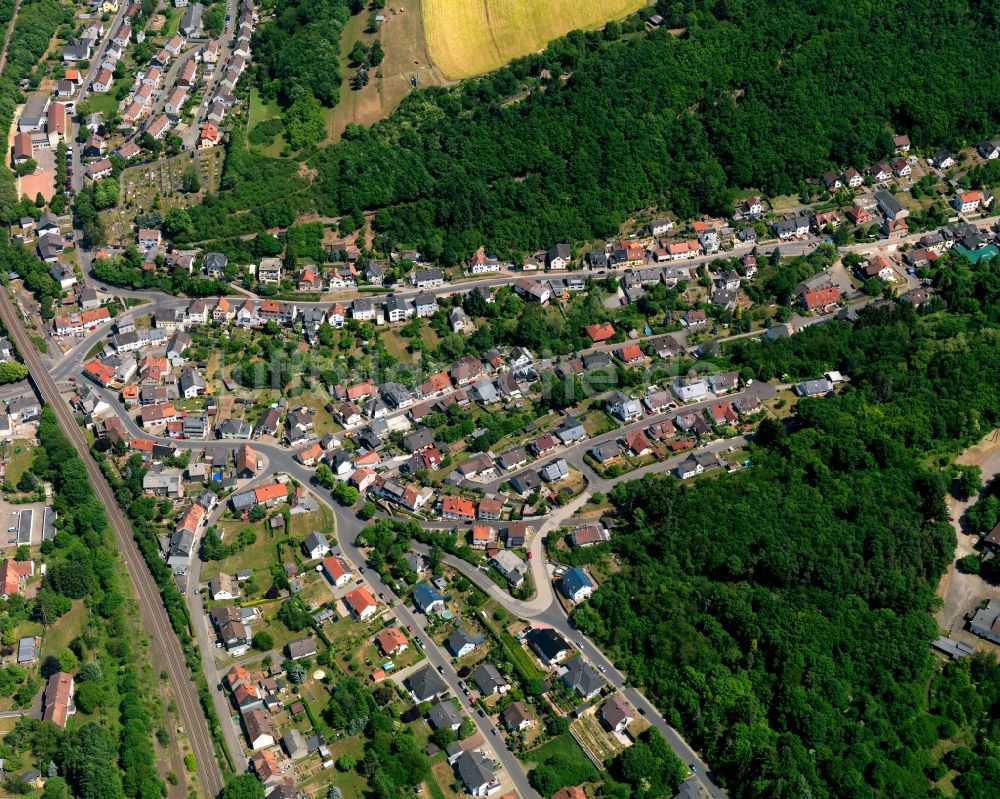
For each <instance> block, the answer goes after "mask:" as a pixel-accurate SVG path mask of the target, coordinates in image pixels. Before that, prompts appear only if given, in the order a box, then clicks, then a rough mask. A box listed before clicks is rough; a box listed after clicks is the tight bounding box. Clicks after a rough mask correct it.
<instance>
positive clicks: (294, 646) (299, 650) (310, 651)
mask: <svg viewBox="0 0 1000 799" xmlns="http://www.w3.org/2000/svg"><path fill="white" fill-rule="evenodd" d="M285 651H286V654H287V655H288V659H289V660H302V658H313V657H316V642H315V641H314V640H313V639H312V637H306V638H299V639H297V640H295V641H289V642H288V644H286V646H285Z"/></svg>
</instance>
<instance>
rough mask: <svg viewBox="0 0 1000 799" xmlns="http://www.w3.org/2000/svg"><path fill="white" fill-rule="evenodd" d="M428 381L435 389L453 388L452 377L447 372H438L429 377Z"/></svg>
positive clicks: (445, 389)
mask: <svg viewBox="0 0 1000 799" xmlns="http://www.w3.org/2000/svg"><path fill="white" fill-rule="evenodd" d="M427 382H428V383H429V384H430V387H431V388H432V389H433V390H434V391H447V390H448V389H449V388H451V378H450V377H448V373H447V372H438V373H437V374H433V375H431V376H430V377H428V378H427Z"/></svg>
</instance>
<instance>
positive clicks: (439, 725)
mask: <svg viewBox="0 0 1000 799" xmlns="http://www.w3.org/2000/svg"><path fill="white" fill-rule="evenodd" d="M427 721H428V723H429V724H430V725H431V726H432V727H433V728H434V729H435V730H457V729H458V728H459V727H461V726H462V714H461V713H459V712H458V709H457V708H456V707H455V705H454V704H452V703H451V702H450V701H447V700H445V701H444V702H438V703H437V704H436V705H434V706H433V707H432V708H431V709H430V710H429V711H427Z"/></svg>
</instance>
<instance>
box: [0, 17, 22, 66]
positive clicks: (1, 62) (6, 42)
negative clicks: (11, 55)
mask: <svg viewBox="0 0 1000 799" xmlns="http://www.w3.org/2000/svg"><path fill="white" fill-rule="evenodd" d="M20 10H21V0H15V1H14V13H13V14H12V15H11V17H10V24H9V25H8V26H7V35H6V36H4V37H3V51H2V52H0V75H2V74H3V70H4V67H6V66H7V48H8V47H10V37H11V35H12V34H13V33H14V25H15V24H16V23H17V12H18V11H20Z"/></svg>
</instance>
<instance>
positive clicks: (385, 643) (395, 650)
mask: <svg viewBox="0 0 1000 799" xmlns="http://www.w3.org/2000/svg"><path fill="white" fill-rule="evenodd" d="M375 643H376V644H378V648H379V650H380V651H381V652H382V654H383V655H385V656H386V657H392V656H393V655H399V654H401V653H403V652H405V651H406V650H407V648H408V647H409V642H408V640H407V638H406V636H405V635H404V634H403V632H402V630H400V629H399V628H398V627H387V628H386V629H384V630H382V632H380V633H379V634H378V635H376V636H375Z"/></svg>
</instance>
